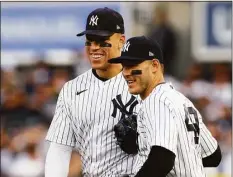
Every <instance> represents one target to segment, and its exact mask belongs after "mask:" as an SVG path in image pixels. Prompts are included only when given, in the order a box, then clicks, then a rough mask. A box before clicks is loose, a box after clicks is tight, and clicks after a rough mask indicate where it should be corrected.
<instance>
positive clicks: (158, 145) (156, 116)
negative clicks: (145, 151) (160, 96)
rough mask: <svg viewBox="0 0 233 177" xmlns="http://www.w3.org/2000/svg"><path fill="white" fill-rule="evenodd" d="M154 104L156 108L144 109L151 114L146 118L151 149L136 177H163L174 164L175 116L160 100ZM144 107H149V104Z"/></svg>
mask: <svg viewBox="0 0 233 177" xmlns="http://www.w3.org/2000/svg"><path fill="white" fill-rule="evenodd" d="M156 105H158V106H157V108H158V110H157V109H156V110H155V111H153V112H149V110H150V109H147V110H146V111H147V112H148V115H150V116H151V117H150V119H149V120H146V121H147V122H148V125H147V126H146V127H147V128H148V129H149V130H148V132H150V134H149V137H148V142H150V143H151V144H150V145H151V151H150V153H149V156H148V159H147V160H146V162H145V163H144V164H143V166H142V167H141V169H140V170H139V171H138V173H137V175H136V177H144V176H146V177H165V176H166V175H167V174H168V173H169V172H170V171H171V170H172V168H173V166H174V162H175V157H176V149H177V134H178V133H177V126H176V121H175V116H174V114H173V112H172V111H171V109H170V108H169V106H168V105H166V104H165V103H164V102H161V101H160V102H159V103H158V104H157V103H156ZM145 107H147V108H149V105H148V106H147V105H146V106H145Z"/></svg>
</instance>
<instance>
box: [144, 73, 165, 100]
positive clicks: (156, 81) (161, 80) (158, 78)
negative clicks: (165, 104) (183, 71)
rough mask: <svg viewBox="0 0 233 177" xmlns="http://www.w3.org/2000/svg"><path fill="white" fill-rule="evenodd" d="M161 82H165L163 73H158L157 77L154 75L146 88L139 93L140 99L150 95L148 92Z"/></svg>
mask: <svg viewBox="0 0 233 177" xmlns="http://www.w3.org/2000/svg"><path fill="white" fill-rule="evenodd" d="M163 82H165V80H164V77H163V75H160V76H159V77H155V78H154V80H153V81H152V82H151V83H150V84H149V85H148V87H147V89H146V90H145V91H144V92H143V93H141V94H140V97H141V99H142V100H144V99H146V98H147V97H148V96H149V95H150V93H151V92H152V91H153V89H154V88H155V87H156V86H157V85H159V84H161V83H163Z"/></svg>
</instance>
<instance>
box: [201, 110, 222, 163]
mask: <svg viewBox="0 0 233 177" xmlns="http://www.w3.org/2000/svg"><path fill="white" fill-rule="evenodd" d="M198 114H199V115H198V117H200V119H199V127H200V145H201V154H202V163H203V166H204V167H217V166H218V165H219V164H220V162H221V159H222V153H221V150H220V147H219V145H218V142H217V141H216V139H215V138H214V137H213V136H212V135H211V132H210V131H209V130H208V128H207V127H206V126H205V124H204V123H203V121H202V118H201V115H200V113H199V112H198Z"/></svg>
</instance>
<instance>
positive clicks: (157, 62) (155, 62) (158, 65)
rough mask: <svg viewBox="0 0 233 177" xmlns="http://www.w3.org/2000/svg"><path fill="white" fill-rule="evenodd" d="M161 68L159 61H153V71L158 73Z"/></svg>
mask: <svg viewBox="0 0 233 177" xmlns="http://www.w3.org/2000/svg"><path fill="white" fill-rule="evenodd" d="M159 67H160V63H159V60H157V59H153V60H152V71H153V72H157V71H158V70H159Z"/></svg>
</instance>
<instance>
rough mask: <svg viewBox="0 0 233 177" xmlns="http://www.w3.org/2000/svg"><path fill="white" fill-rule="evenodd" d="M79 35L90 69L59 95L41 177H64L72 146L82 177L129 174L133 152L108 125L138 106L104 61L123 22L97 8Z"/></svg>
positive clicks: (120, 40) (116, 52)
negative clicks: (76, 152)
mask: <svg viewBox="0 0 233 177" xmlns="http://www.w3.org/2000/svg"><path fill="white" fill-rule="evenodd" d="M82 35H85V36H86V42H85V46H86V47H85V48H86V54H87V56H88V58H89V60H90V63H91V67H92V69H90V70H88V71H87V72H85V73H84V74H82V75H80V76H78V77H76V78H75V79H73V80H71V81H69V82H67V83H66V84H65V85H64V86H63V88H62V90H61V92H60V94H59V97H58V100H57V106H56V110H55V115H54V118H53V120H52V123H51V125H50V128H49V130H48V133H47V137H46V140H48V141H50V142H51V144H50V147H49V150H48V153H47V157H46V164H45V177H67V175H68V170H69V162H70V156H71V151H72V148H73V147H75V148H76V149H77V150H78V152H79V154H80V155H81V161H82V172H83V176H84V177H107V176H111V177H122V176H132V175H133V174H135V172H134V171H133V162H134V161H135V154H136V153H137V151H136V150H135V149H128V148H127V147H126V148H125V147H124V146H123V145H122V144H119V143H117V142H118V141H117V140H118V139H117V138H116V137H115V134H116V133H117V132H116V131H115V129H114V126H115V125H117V123H118V122H119V121H120V120H121V119H122V118H125V117H126V115H129V114H132V113H133V112H134V110H136V105H137V104H138V102H137V100H136V98H135V96H132V95H131V94H130V93H129V92H128V87H127V84H126V82H125V80H124V78H123V75H122V73H121V71H122V66H121V64H109V63H108V59H109V58H113V57H118V56H120V53H121V49H122V47H123V45H124V42H125V36H124V22H123V18H122V16H121V15H120V14H119V13H118V12H116V11H114V10H112V9H109V8H98V9H96V10H94V11H93V12H91V13H90V14H89V16H88V18H87V22H86V30H85V31H84V32H82V33H79V34H77V36H82ZM122 147H123V148H122Z"/></svg>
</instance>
